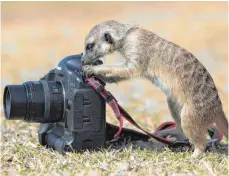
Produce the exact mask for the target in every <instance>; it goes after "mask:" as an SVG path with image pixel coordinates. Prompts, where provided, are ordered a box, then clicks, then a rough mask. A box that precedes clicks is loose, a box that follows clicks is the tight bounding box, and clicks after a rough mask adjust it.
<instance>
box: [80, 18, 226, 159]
mask: <svg viewBox="0 0 229 176" xmlns="http://www.w3.org/2000/svg"><path fill="white" fill-rule="evenodd" d="M114 51H118V52H120V53H121V55H122V56H123V57H124V59H125V63H123V64H120V65H105V64H103V65H98V66H93V65H88V64H90V63H93V62H94V61H96V60H99V59H100V58H102V57H104V56H105V55H107V54H110V53H113V52H114ZM82 62H83V63H84V65H85V66H84V67H83V72H84V73H85V75H86V76H90V75H97V76H99V77H101V78H102V79H103V80H104V81H105V82H108V83H117V82H119V81H123V80H128V79H131V78H135V77H142V78H146V79H148V80H150V81H151V82H152V83H154V84H155V85H156V86H158V87H159V88H160V89H161V90H162V91H163V92H164V93H165V94H166V97H167V103H168V107H169V110H170V113H171V116H172V118H173V119H174V121H175V122H176V124H177V125H176V126H177V128H176V130H174V131H173V133H174V135H175V133H177V134H178V133H179V134H180V132H184V134H185V136H187V138H188V139H189V141H190V143H191V144H193V146H194V152H193V154H192V157H194V158H196V157H198V156H199V155H201V154H202V153H203V152H204V151H205V147H206V140H207V138H206V134H207V130H208V129H209V128H211V127H212V126H213V125H215V126H216V127H217V128H218V129H220V130H221V131H222V133H223V134H224V135H225V136H226V137H227V138H228V121H227V118H226V116H225V113H224V111H223V108H222V103H221V100H220V97H219V95H218V91H217V89H216V86H215V84H214V81H213V79H212V77H211V75H210V74H209V72H208V71H207V70H206V68H205V67H204V66H203V65H202V64H201V63H200V61H199V60H198V59H197V58H196V57H195V56H194V55H193V54H192V53H190V52H188V51H187V50H186V49H184V48H182V47H180V46H178V45H176V44H174V43H172V42H170V41H167V40H165V39H163V38H161V37H159V36H157V35H156V34H154V33H153V32H151V31H148V30H145V29H142V28H140V27H138V26H136V25H132V24H121V23H119V22H116V21H105V22H102V23H100V24H98V25H96V26H95V27H94V28H93V29H92V30H91V31H90V32H89V34H88V36H87V37H86V39H85V51H84V52H83V55H82ZM170 132H171V131H170Z"/></svg>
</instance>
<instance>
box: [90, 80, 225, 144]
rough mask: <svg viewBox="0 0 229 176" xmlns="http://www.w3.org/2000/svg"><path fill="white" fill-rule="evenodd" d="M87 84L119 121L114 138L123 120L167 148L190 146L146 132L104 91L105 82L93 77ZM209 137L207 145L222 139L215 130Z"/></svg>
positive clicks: (210, 131)
mask: <svg viewBox="0 0 229 176" xmlns="http://www.w3.org/2000/svg"><path fill="white" fill-rule="evenodd" d="M87 83H88V84H89V85H90V86H92V87H93V88H94V89H95V90H96V91H97V92H98V93H99V94H100V95H101V96H102V97H103V98H104V99H105V101H106V102H107V103H108V105H109V106H110V107H111V109H112V110H113V112H114V114H115V116H116V118H117V120H118V121H119V130H118V132H117V133H116V134H115V137H117V136H119V135H120V134H121V132H122V129H123V118H125V119H126V120H127V121H129V122H130V123H131V124H132V125H133V126H135V127H136V128H138V129H140V130H141V131H143V132H144V133H146V134H147V135H148V136H150V137H152V138H154V139H156V140H157V141H159V142H161V143H164V144H167V145H168V146H169V147H178V146H190V143H189V141H188V140H184V141H172V140H169V139H167V138H165V137H161V136H158V135H156V134H154V133H150V132H148V131H146V130H145V129H143V128H142V127H141V126H139V125H138V124H137V123H136V122H135V120H134V119H133V118H132V117H131V116H130V114H129V113H128V112H127V111H126V110H125V109H124V108H123V107H122V106H121V105H119V103H118V102H117V100H116V99H115V98H114V96H113V95H112V94H111V93H110V92H109V91H107V90H106V89H105V82H104V81H102V80H101V79H100V78H98V77H95V76H93V77H90V78H87ZM174 125H175V124H174V123H172V124H165V123H164V124H163V125H162V126H163V127H162V126H160V127H158V128H157V130H156V131H159V130H162V128H167V127H168V128H170V127H174ZM209 135H210V137H211V139H210V140H208V144H207V145H212V144H213V143H219V142H220V141H221V139H222V133H221V132H220V131H219V130H217V129H212V130H209Z"/></svg>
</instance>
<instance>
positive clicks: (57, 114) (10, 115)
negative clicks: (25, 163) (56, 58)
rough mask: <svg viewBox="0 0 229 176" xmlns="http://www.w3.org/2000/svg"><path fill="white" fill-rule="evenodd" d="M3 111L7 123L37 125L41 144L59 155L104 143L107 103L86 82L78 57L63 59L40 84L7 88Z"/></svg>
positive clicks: (98, 146) (79, 57) (99, 145)
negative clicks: (15, 121) (14, 121)
mask: <svg viewBox="0 0 229 176" xmlns="http://www.w3.org/2000/svg"><path fill="white" fill-rule="evenodd" d="M19 94H20V96H16V95H19ZM4 112H5V116H6V118H7V119H9V120H18V119H19V120H25V121H27V122H40V123H41V124H40V128H39V130H38V138H39V142H40V144H42V145H45V146H47V147H51V148H53V149H54V150H57V151H59V152H61V153H63V152H65V151H80V150H84V149H89V150H90V149H97V148H100V147H102V146H103V145H104V143H105V139H106V103H105V100H104V99H103V98H102V97H101V96H100V95H99V94H98V93H97V92H96V91H95V90H94V89H93V88H92V87H91V86H90V85H88V84H87V83H86V82H85V80H84V76H83V73H82V63H81V55H72V56H68V57H66V58H64V59H63V60H61V62H60V63H59V65H58V67H57V68H55V69H53V70H51V71H49V73H47V74H46V75H45V76H44V77H43V78H41V79H40V81H35V82H26V83H23V85H20V86H19V85H9V86H6V88H5V90H4Z"/></svg>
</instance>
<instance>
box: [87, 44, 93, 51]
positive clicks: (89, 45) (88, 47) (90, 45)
mask: <svg viewBox="0 0 229 176" xmlns="http://www.w3.org/2000/svg"><path fill="white" fill-rule="evenodd" d="M94 45H95V44H94V43H89V44H87V46H86V50H92V48H93V47H94Z"/></svg>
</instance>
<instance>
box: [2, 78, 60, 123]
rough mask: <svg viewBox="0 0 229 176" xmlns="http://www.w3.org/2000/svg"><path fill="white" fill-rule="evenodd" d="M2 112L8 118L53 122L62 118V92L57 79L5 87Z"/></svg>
mask: <svg viewBox="0 0 229 176" xmlns="http://www.w3.org/2000/svg"><path fill="white" fill-rule="evenodd" d="M3 101H4V102H3V104H4V113H5V117H6V119H8V120H24V121H27V122H40V123H53V122H59V121H61V120H62V118H63V112H64V92H63V87H62V84H61V82H58V81H34V82H32V81H29V82H25V83H23V84H22V85H8V86H6V87H5V90H4V96H3Z"/></svg>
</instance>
